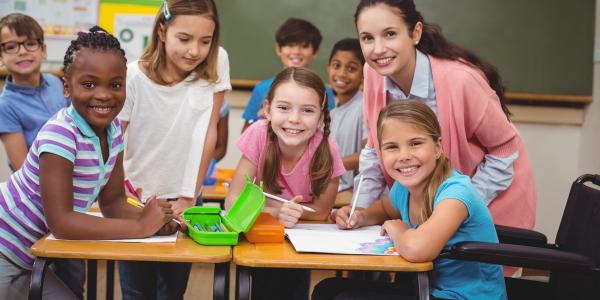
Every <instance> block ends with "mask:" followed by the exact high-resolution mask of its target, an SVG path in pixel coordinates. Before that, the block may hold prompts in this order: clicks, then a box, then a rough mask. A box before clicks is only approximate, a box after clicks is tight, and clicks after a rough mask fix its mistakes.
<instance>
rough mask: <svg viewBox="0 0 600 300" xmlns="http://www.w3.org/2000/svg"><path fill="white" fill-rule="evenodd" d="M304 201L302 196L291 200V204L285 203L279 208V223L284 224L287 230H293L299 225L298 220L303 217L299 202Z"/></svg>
mask: <svg viewBox="0 0 600 300" xmlns="http://www.w3.org/2000/svg"><path fill="white" fill-rule="evenodd" d="M301 201H302V196H301V195H299V196H296V197H294V198H292V200H290V202H285V203H283V204H282V205H281V208H279V212H278V213H277V219H278V220H279V222H281V223H283V225H284V226H285V227H286V228H292V227H294V226H296V223H298V219H300V216H302V206H300V204H298V202H301Z"/></svg>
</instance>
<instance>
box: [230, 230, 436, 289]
mask: <svg viewBox="0 0 600 300" xmlns="http://www.w3.org/2000/svg"><path fill="white" fill-rule="evenodd" d="M233 261H234V262H235V264H236V265H237V266H236V269H237V274H236V275H237V279H236V284H235V285H236V299H249V298H250V273H251V272H250V271H251V269H252V268H297V269H325V270H367V271H390V272H416V273H417V279H418V285H419V299H429V279H428V276H427V272H429V271H430V270H432V268H433V264H432V263H431V262H426V263H411V262H408V261H406V260H404V259H403V258H402V257H400V256H375V255H344V254H323V253H298V252H296V250H294V247H293V246H292V245H291V244H290V243H289V241H287V240H286V241H285V242H283V243H273V244H252V243H249V242H248V241H246V240H241V241H240V242H239V244H238V245H237V246H235V247H234V248H233Z"/></svg>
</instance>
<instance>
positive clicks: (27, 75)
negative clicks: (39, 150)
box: [0, 13, 68, 171]
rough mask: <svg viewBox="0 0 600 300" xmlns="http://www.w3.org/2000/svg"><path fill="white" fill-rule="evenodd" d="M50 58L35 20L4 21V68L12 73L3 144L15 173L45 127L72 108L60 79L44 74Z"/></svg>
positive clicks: (11, 17) (15, 16) (2, 99)
mask: <svg viewBox="0 0 600 300" xmlns="http://www.w3.org/2000/svg"><path fill="white" fill-rule="evenodd" d="M46 56H47V54H46V45H44V32H43V30H42V28H41V27H40V25H39V24H38V23H37V22H36V21H35V20H34V19H33V18H31V17H29V16H27V15H23V14H20V13H12V14H8V15H6V16H4V17H3V18H2V19H0V68H2V67H3V68H6V70H7V71H8V73H9V76H7V77H6V80H5V82H4V90H3V91H2V94H0V140H2V143H3V144H4V148H5V149H6V154H7V157H8V160H9V163H10V167H11V169H12V170H13V171H14V170H18V169H19V168H20V167H21V165H22V164H23V162H24V161H25V159H26V157H27V151H28V149H29V147H30V146H31V143H32V142H33V140H34V139H35V136H36V135H37V133H38V131H39V130H40V128H41V127H42V125H44V123H46V121H47V120H48V119H49V118H50V117H51V116H52V115H54V114H55V113H56V112H57V111H58V110H59V109H61V108H63V107H65V106H67V104H68V102H67V100H65V98H64V97H63V94H62V83H61V81H60V79H58V78H57V77H56V76H53V75H51V74H42V73H41V71H40V67H41V64H42V61H43V60H44V59H46Z"/></svg>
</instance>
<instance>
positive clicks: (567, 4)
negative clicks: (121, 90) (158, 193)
mask: <svg viewBox="0 0 600 300" xmlns="http://www.w3.org/2000/svg"><path fill="white" fill-rule="evenodd" d="M216 3H217V6H218V9H219V15H220V20H221V41H222V44H223V46H224V47H225V48H226V49H227V51H228V52H229V57H230V64H231V78H232V79H249V80H262V79H265V78H267V77H270V76H273V75H274V74H276V73H277V72H279V71H280V70H281V68H282V66H281V63H280V61H279V58H278V57H277V56H276V55H275V50H274V45H275V37H274V36H275V31H276V30H277V27H278V26H279V25H280V24H281V23H283V21H284V20H285V19H287V18H288V17H298V18H304V19H306V20H309V21H311V22H312V23H314V24H315V25H316V26H317V27H318V28H319V29H320V30H321V33H322V35H323V43H322V44H321V49H320V52H319V55H318V57H317V59H316V60H315V61H314V62H313V64H312V65H311V68H313V69H314V70H315V71H317V72H318V73H319V74H320V75H321V76H322V77H323V78H326V77H325V74H326V64H327V59H328V57H329V52H330V50H331V47H332V46H333V44H334V43H335V42H336V41H337V40H339V39H341V38H344V37H355V36H356V28H355V26H354V19H353V18H354V11H355V9H356V4H357V3H358V1H357V0H216ZM416 4H417V8H418V9H419V10H420V11H421V13H422V14H423V16H424V17H425V20H427V21H428V22H430V23H437V24H439V25H440V26H441V27H442V29H443V32H444V34H445V35H446V36H447V37H448V38H449V39H450V40H452V41H453V42H455V43H457V44H459V45H461V46H463V47H466V48H469V49H472V50H474V51H475V52H476V53H478V54H479V55H480V56H481V57H482V58H484V59H486V60H488V61H489V62H491V63H492V64H494V65H495V66H496V67H497V68H498V69H499V71H500V74H501V75H502V77H503V78H504V81H505V85H506V86H507V87H508V89H509V90H510V91H512V92H525V93H548V94H568V95H591V94H592V74H593V46H594V14H595V1H594V0H574V1H564V0H416Z"/></svg>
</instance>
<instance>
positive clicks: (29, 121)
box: [0, 13, 85, 299]
mask: <svg viewBox="0 0 600 300" xmlns="http://www.w3.org/2000/svg"><path fill="white" fill-rule="evenodd" d="M46 56H47V52H46V45H45V44H44V31H43V30H42V28H41V26H40V25H39V24H38V23H37V21H36V20H35V19H33V18H32V17H30V16H27V15H24V14H20V13H11V14H8V15H6V16H4V17H2V19H0V68H6V70H7V71H8V73H9V75H8V76H7V77H6V80H5V81H4V89H3V91H2V93H1V94H0V140H2V143H3V144H4V148H5V149H6V154H7V157H8V160H9V165H10V168H11V169H12V171H15V170H18V169H19V168H20V167H21V165H22V164H23V162H24V161H25V159H26V158H27V152H28V151H29V148H30V147H31V144H32V143H33V141H34V140H35V137H36V136H37V134H38V131H39V130H40V128H42V125H44V124H45V123H46V121H48V119H50V117H52V116H53V115H54V114H55V113H56V112H57V111H59V110H60V109H61V108H63V107H65V106H67V105H68V101H67V100H66V99H65V97H64V96H63V89H62V82H61V80H60V79H59V78H58V77H56V76H54V75H51V74H42V73H41V65H42V61H43V60H44V59H46ZM54 268H55V271H56V274H57V275H58V277H60V278H61V279H62V280H63V282H64V283H65V284H66V285H67V286H68V287H69V288H70V289H71V290H72V291H73V293H74V294H75V295H76V296H77V297H78V298H79V299H83V282H84V280H85V270H84V263H83V260H79V259H64V260H56V261H55V263H54Z"/></svg>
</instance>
